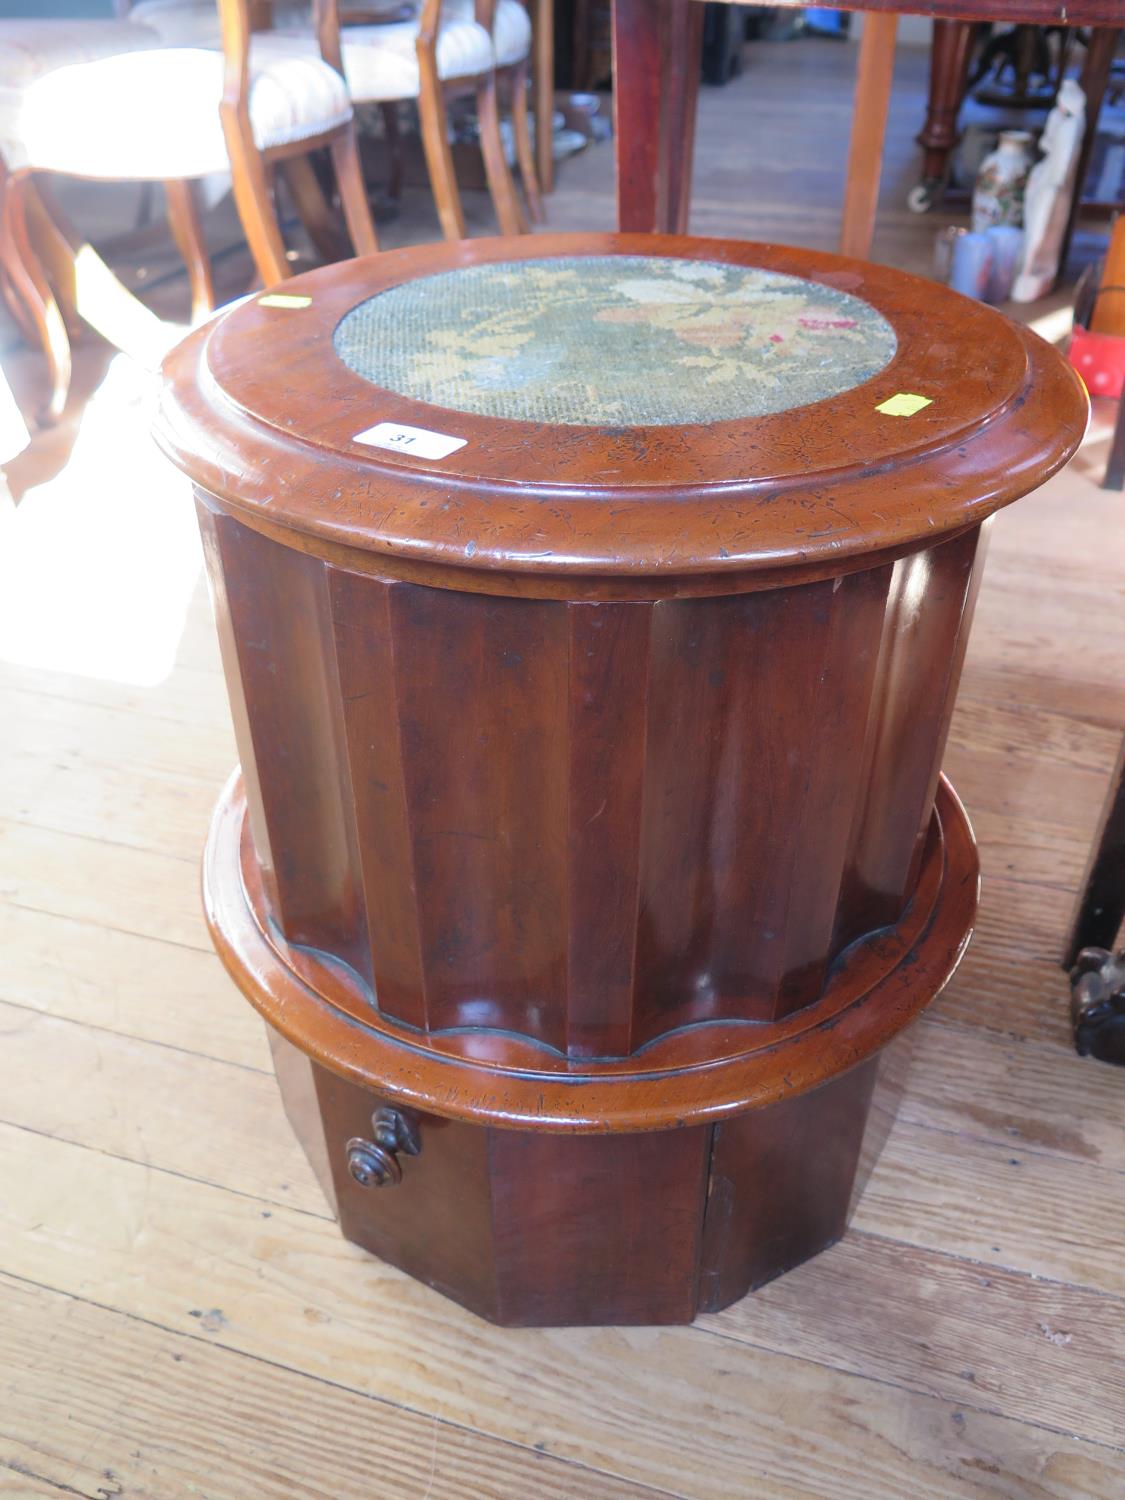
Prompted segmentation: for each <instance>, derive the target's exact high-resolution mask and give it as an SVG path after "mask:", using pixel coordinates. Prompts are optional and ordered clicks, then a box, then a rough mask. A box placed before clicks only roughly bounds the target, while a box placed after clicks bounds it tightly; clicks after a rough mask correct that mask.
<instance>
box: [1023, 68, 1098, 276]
mask: <svg viewBox="0 0 1125 1500" xmlns="http://www.w3.org/2000/svg"><path fill="white" fill-rule="evenodd" d="M1085 129H1086V95H1085V94H1084V93H1083V91H1082V89H1081V88H1080V87H1079V86H1078V84H1077V83H1075V82H1074V80H1073V79H1072V78H1067V79H1065V80H1064V81H1063V85H1062V87H1061V88H1060V89H1059V96H1058V99H1057V100H1056V102H1055V107H1054V109H1052V111H1051V113H1050V114H1049V115H1048V116H1047V124H1046V126H1045V128H1044V130H1043V135H1042V138H1041V139H1040V142H1039V146H1040V149H1041V150H1042V151H1044V152H1045V153H1046V154H1045V155H1044V157H1043V160H1042V161H1041V162H1039V163H1038V164H1037V165H1036V166H1035V167H1033V168H1032V171H1031V176H1030V177H1029V178H1028V180H1027V190H1026V192H1025V193H1024V204H1023V225H1024V234H1023V257H1022V259H1021V262H1020V269H1019V272H1018V274H1017V276H1016V281H1015V285H1014V286H1013V287H1012V299H1013V301H1015V302H1034V301H1035V299H1036V298H1037V297H1042V296H1044V295H1045V294H1046V293H1047V292H1049V291H1050V290H1051V288H1052V286H1054V284H1055V277H1056V276H1057V275H1058V271H1059V255H1060V254H1061V252H1062V241H1063V235H1064V234H1065V233H1066V219H1067V214H1068V212H1069V210H1070V200H1071V197H1072V195H1073V193H1074V191H1075V190H1076V189H1075V181H1074V179H1075V176H1076V174H1077V170H1078V153H1079V151H1080V150H1081V149H1082V135H1083V132H1084V131H1085Z"/></svg>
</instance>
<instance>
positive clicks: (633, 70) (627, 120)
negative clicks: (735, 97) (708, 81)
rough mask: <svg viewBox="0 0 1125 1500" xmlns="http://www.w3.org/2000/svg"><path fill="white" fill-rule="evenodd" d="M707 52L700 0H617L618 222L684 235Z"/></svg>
mask: <svg viewBox="0 0 1125 1500" xmlns="http://www.w3.org/2000/svg"><path fill="white" fill-rule="evenodd" d="M702 54H703V7H702V6H701V5H699V4H698V3H697V0H614V4H613V89H614V93H613V112H614V125H615V135H616V141H617V222H618V227H619V228H620V229H622V230H628V231H636V232H642V233H643V232H646V231H648V232H651V231H656V232H657V233H662V234H683V233H684V232H685V230H686V229H687V221H688V208H689V205H690V202H691V167H692V153H693V150H694V146H695V105H696V99H697V97H698V94H699V70H700V67H701V65H702Z"/></svg>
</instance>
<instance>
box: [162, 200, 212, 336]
mask: <svg viewBox="0 0 1125 1500" xmlns="http://www.w3.org/2000/svg"><path fill="white" fill-rule="evenodd" d="M164 197H165V199H166V201H167V205H168V224H169V226H170V228H171V230H172V238H173V239H174V240H175V241H176V245H177V247H178V249H179V252H180V254H181V255H182V256H183V260H184V265H185V266H186V267H187V273H188V285H189V286H190V288H191V321H192V322H193V323H201V322H202V321H203V319H204V318H206V317H208V316H209V315H210V314H211V313H212V312H214V310H215V288H214V285H213V284H212V281H211V258H210V256H209V255H208V254H207V241H206V239H205V238H204V235H203V225H202V223H201V222H200V218H199V204H198V201H197V199H196V188H195V184H194V183H193V182H186V181H184V180H183V179H174V180H172V181H169V182H166V183H165V184H164Z"/></svg>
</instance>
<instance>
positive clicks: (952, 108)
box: [910, 20, 973, 212]
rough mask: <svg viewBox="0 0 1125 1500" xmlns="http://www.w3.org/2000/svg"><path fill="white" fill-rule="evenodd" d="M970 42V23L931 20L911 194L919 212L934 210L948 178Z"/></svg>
mask: <svg viewBox="0 0 1125 1500" xmlns="http://www.w3.org/2000/svg"><path fill="white" fill-rule="evenodd" d="M972 43H973V23H972V21H938V20H935V21H934V40H933V46H932V48H931V51H930V93H929V100H928V102H927V105H926V123H925V124H924V125H923V126H922V129H921V130H920V131H919V132H918V135H917V137H916V139H917V141H918V144H919V146H921V148H922V152H923V155H922V181H921V182H920V183H919V185H918V186H917V187H916V188H915V189H914V190H913V192H912V193H911V195H910V207H911V208H913V209H915V210H917V211H919V212H922V211H924V210H925V209H928V208H932V207H933V205H934V203H935V202H936V201H937V199H938V198H939V197H940V196H941V193H942V191H943V190H944V188H945V184H946V181H947V180H948V177H949V158H950V155H951V154H952V151H953V148H954V146H955V145H956V144H957V116H958V114H959V113H960V110H961V101H962V99H963V98H964V97H965V83H966V80H967V78H968V73H969V55H970V53H971V51H972Z"/></svg>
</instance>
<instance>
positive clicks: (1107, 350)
mask: <svg viewBox="0 0 1125 1500" xmlns="http://www.w3.org/2000/svg"><path fill="white" fill-rule="evenodd" d="M1067 358H1068V359H1069V360H1070V362H1071V364H1072V365H1073V366H1074V368H1075V369H1076V370H1077V371H1078V373H1079V375H1081V377H1082V379H1083V381H1084V382H1085V385H1086V389H1087V390H1088V391H1089V392H1090V395H1091V396H1110V397H1112V398H1114V399H1115V400H1116V399H1118V398H1119V397H1120V396H1121V393H1122V389H1123V388H1125V338H1121V337H1119V336H1118V335H1117V334H1112V333H1091V332H1090V330H1089V329H1088V328H1083V327H1082V326H1081V325H1080V324H1078V323H1076V324H1075V325H1074V332H1073V333H1072V334H1071V337H1070V348H1069V349H1068V350H1067Z"/></svg>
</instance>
